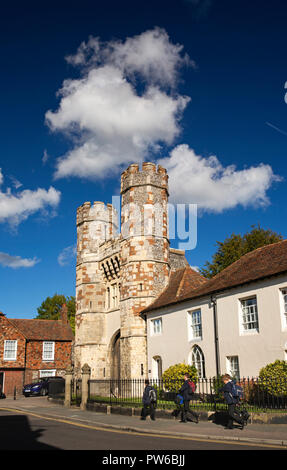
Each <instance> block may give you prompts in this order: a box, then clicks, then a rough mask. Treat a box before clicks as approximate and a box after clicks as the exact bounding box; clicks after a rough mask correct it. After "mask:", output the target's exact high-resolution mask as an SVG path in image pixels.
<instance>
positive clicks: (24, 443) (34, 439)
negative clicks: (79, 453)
mask: <svg viewBox="0 0 287 470" xmlns="http://www.w3.org/2000/svg"><path fill="white" fill-rule="evenodd" d="M43 432H44V429H37V430H36V431H33V430H32V429H31V427H30V424H29V420H28V418H27V416H25V415H20V414H19V415H13V416H11V415H9V416H8V415H7V416H5V415H1V416H0V450H58V449H57V448H56V447H52V446H49V445H47V444H43V443H42V442H39V441H38V439H39V438H40V437H41V436H42V434H43Z"/></svg>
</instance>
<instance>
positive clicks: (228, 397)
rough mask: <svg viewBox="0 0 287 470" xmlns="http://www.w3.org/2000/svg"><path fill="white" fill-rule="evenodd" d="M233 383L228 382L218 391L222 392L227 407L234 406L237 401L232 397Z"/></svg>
mask: <svg viewBox="0 0 287 470" xmlns="http://www.w3.org/2000/svg"><path fill="white" fill-rule="evenodd" d="M235 383H236V381H232V380H230V381H229V382H227V383H226V384H224V386H223V387H222V388H220V389H219V392H223V394H224V398H225V401H226V403H227V405H234V404H235V403H237V401H238V400H237V399H236V398H235V397H233V396H232V389H233V385H234V384H235Z"/></svg>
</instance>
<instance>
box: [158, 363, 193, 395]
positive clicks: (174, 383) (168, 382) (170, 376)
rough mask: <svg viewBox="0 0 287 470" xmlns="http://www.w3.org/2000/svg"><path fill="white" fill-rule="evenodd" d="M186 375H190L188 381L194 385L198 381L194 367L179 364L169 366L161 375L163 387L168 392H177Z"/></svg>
mask: <svg viewBox="0 0 287 470" xmlns="http://www.w3.org/2000/svg"><path fill="white" fill-rule="evenodd" d="M186 373H188V374H190V379H191V380H192V382H194V383H195V384H196V383H197V381H198V372H197V369H196V367H195V366H191V365H187V364H184V363H181V364H175V365H173V366H170V367H169V368H168V369H166V370H165V371H164V373H163V374H162V380H163V383H164V386H165V387H166V388H167V390H169V391H170V392H177V391H178V390H179V389H180V387H181V386H182V384H183V380H184V379H183V377H184V374H186Z"/></svg>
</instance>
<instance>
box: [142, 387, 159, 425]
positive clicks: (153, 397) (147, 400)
mask: <svg viewBox="0 0 287 470" xmlns="http://www.w3.org/2000/svg"><path fill="white" fill-rule="evenodd" d="M156 402H157V393H156V390H155V389H154V388H153V387H152V386H151V385H150V383H149V380H145V389H144V392H143V397H142V403H143V407H142V411H141V420H143V421H144V420H145V419H146V417H147V415H148V413H149V414H150V419H151V420H152V421H155V409H156Z"/></svg>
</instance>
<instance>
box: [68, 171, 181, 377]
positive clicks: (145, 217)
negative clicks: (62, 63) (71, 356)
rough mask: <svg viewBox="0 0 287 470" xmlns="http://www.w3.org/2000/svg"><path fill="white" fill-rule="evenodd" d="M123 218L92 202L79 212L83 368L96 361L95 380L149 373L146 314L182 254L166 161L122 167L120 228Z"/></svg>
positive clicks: (78, 354)
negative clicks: (173, 240)
mask: <svg viewBox="0 0 287 470" xmlns="http://www.w3.org/2000/svg"><path fill="white" fill-rule="evenodd" d="M117 222H118V214H117V212H116V210H115V209H114V208H113V207H112V206H111V204H107V205H106V206H105V204H104V203H102V202H95V203H94V204H93V205H91V203H90V202H85V203H84V204H83V205H81V206H80V207H79V208H78V211H77V267H76V271H77V279H76V338H75V367H76V369H78V370H80V369H81V367H82V366H83V364H85V363H88V364H89V365H90V367H91V378H98V379H103V378H115V379H116V378H119V377H121V378H140V377H146V376H147V373H148V371H147V351H146V324H145V321H144V320H143V319H142V318H141V316H140V315H139V313H140V311H141V310H142V309H143V308H144V307H146V306H147V305H148V304H149V303H151V302H152V301H153V300H154V299H155V298H156V297H157V296H158V295H159V294H160V293H161V292H162V290H163V289H164V288H165V287H166V285H167V283H168V279H169V274H170V270H171V269H172V265H171V259H174V258H175V257H176V256H175V254H174V253H173V256H172V258H171V257H170V247H169V239H168V175H167V172H166V170H165V169H164V168H163V167H161V166H156V165H155V164H154V163H150V162H145V163H143V164H142V168H141V169H140V168H139V165H138V164H132V165H130V166H129V167H128V168H127V170H125V171H124V172H123V173H122V176H121V231H120V232H118V227H117ZM174 251H175V250H173V252H174ZM181 258H182V260H183V262H184V263H185V260H184V259H183V257H182V256H181ZM177 259H179V257H178V258H177Z"/></svg>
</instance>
